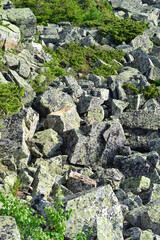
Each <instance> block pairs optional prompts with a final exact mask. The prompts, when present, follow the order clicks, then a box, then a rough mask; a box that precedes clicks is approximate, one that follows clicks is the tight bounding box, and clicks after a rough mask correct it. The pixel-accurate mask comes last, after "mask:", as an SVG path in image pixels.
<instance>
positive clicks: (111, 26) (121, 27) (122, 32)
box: [100, 17, 148, 44]
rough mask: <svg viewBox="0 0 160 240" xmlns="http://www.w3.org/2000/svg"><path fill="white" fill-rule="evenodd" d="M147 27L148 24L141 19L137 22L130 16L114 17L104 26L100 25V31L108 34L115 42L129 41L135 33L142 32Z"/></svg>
mask: <svg viewBox="0 0 160 240" xmlns="http://www.w3.org/2000/svg"><path fill="white" fill-rule="evenodd" d="M147 27H148V25H147V24H146V23H145V22H143V21H141V22H138V21H133V20H131V19H130V18H126V19H118V18H117V17H114V18H112V20H111V21H110V22H109V23H108V24H106V26H102V27H101V29H100V33H101V34H102V35H107V34H109V35H110V37H111V38H112V39H113V41H114V42H115V43H116V44H121V43H122V42H126V43H129V42H130V41H131V40H132V39H134V38H135V37H136V36H137V35H139V34H142V33H143V31H144V30H145V29H146V28H147Z"/></svg>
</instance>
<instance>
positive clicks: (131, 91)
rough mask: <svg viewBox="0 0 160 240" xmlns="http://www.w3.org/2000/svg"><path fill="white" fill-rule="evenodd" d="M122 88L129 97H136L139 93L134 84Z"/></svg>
mask: <svg viewBox="0 0 160 240" xmlns="http://www.w3.org/2000/svg"><path fill="white" fill-rule="evenodd" d="M123 88H124V89H125V90H126V91H127V93H128V94H131V95H137V94H139V93H140V92H139V89H138V88H137V87H136V86H135V85H134V84H131V83H125V84H123Z"/></svg>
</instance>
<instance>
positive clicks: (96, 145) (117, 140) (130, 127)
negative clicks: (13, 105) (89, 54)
mask: <svg viewBox="0 0 160 240" xmlns="http://www.w3.org/2000/svg"><path fill="white" fill-rule="evenodd" d="M95 2H96V3H97V1H95ZM109 3H111V4H112V7H113V9H114V13H115V15H116V16H117V17H119V18H120V19H123V18H125V17H128V16H130V17H131V18H132V19H137V20H138V21H140V20H144V21H146V22H148V23H149V28H148V29H146V30H145V31H144V33H143V34H141V35H139V36H137V37H135V38H134V39H133V40H132V41H131V42H130V43H128V44H126V43H122V44H121V45H118V46H117V45H116V44H115V43H114V42H112V38H111V36H109V35H107V36H102V35H101V34H100V32H99V30H98V28H88V27H86V26H83V27H77V26H76V27H75V26H72V25H71V23H69V22H59V23H57V24H47V25H46V26H37V31H38V32H37V34H36V36H34V34H35V32H36V18H35V16H34V15H33V13H32V12H31V10H30V9H15V8H12V5H11V3H10V1H8V0H3V10H2V14H1V15H0V20H1V19H2V25H1V26H0V48H2V49H3V50H5V51H4V53H3V54H1V52H0V61H1V64H0V79H1V81H2V82H3V83H6V84H7V83H8V82H9V81H12V82H14V83H15V84H16V85H17V86H22V87H24V97H23V99H22V100H23V109H21V111H20V112H19V113H17V114H14V115H12V116H7V117H6V118H3V119H2V120H3V123H2V128H1V129H0V131H1V132H0V191H1V190H2V191H6V192H10V190H11V189H12V188H13V186H14V184H15V183H16V182H17V180H18V179H19V177H20V178H21V187H22V192H23V193H24V194H26V195H29V196H28V197H27V199H32V201H31V203H32V206H33V207H34V208H35V209H36V210H37V211H38V213H41V214H45V209H44V208H45V206H46V205H50V206H51V203H50V202H52V201H53V200H54V199H55V196H56V191H57V189H58V188H59V187H61V189H62V193H63V194H64V196H65V207H66V209H67V210H69V209H72V210H73V211H72V214H71V218H70V219H69V221H67V222H66V224H67V230H66V236H65V237H66V238H67V239H70V240H71V239H73V238H74V237H76V235H77V233H78V232H80V231H85V230H86V229H88V230H93V232H92V233H91V232H90V231H89V236H88V238H89V239H90V240H93V239H98V240H105V239H106V240H112V239H113V240H119V239H122V240H123V239H127V240H138V239H139V240H140V239H141V240H142V239H143V240H144V239H145V240H146V239H151V240H153V239H154V240H159V239H160V231H159V229H160V218H159V215H160V212H159V208H160V207H159V206H160V197H159V191H160V147H159V145H160V93H159V94H158V92H157V95H158V97H156V98H155V99H153V98H151V99H147V97H146V96H145V94H144V89H145V88H146V87H151V86H152V85H151V84H152V83H154V80H155V79H159V78H160V41H159V39H160V36H159V31H160V28H159V24H160V19H159V14H160V10H159V9H160V1H159V0H157V1H155V0H151V1H149V0H143V1H140V0H135V1H131V0H110V1H109ZM147 4H148V5H147ZM37 38H38V39H37ZM20 39H23V40H22V41H20ZM35 40H41V41H42V44H41V43H37V42H34V41H35ZM75 41H76V42H77V43H79V44H80V45H81V46H84V47H88V46H92V45H94V46H95V48H98V49H102V50H105V51H106V50H114V49H120V50H123V51H124V52H125V56H124V58H123V60H122V61H121V63H118V62H116V61H115V60H113V63H115V62H116V63H118V64H119V66H120V67H121V69H120V70H119V71H118V72H117V71H115V72H114V73H115V75H111V76H108V77H107V79H105V78H104V77H103V76H98V75H95V74H91V73H87V71H88V70H86V73H85V71H84V72H76V71H74V70H73V69H72V64H71V65H70V66H69V67H67V68H65V70H66V72H67V74H65V75H64V76H62V77H61V78H59V77H57V78H56V79H55V80H54V79H53V80H54V81H52V82H51V83H50V85H49V88H48V89H47V90H45V91H44V92H43V93H41V94H36V93H35V92H34V90H33V88H32V87H31V82H32V83H33V82H34V83H36V81H37V78H36V77H37V76H38V73H39V71H40V70H42V75H41V77H40V81H42V83H44V82H43V81H45V80H48V79H47V77H46V76H45V74H44V73H46V72H45V71H46V70H47V67H46V65H44V63H47V62H50V61H52V62H54V61H55V64H57V63H56V60H55V59H54V58H53V59H52V57H51V55H50V54H48V53H45V52H44V50H43V46H47V47H49V48H52V49H55V50H57V49H58V48H59V47H60V48H64V47H65V46H66V44H68V43H73V42H75ZM20 42H22V43H20ZM11 48H16V49H15V50H12V51H8V50H10V49H11ZM1 65H2V67H1ZM3 66H4V68H3ZM108 66H110V65H108V63H106V62H104V61H102V60H101V59H97V60H96V62H95V63H94V64H93V69H92V70H94V69H95V67H97V68H99V67H102V68H103V67H108ZM69 74H73V75H74V76H72V75H69ZM124 84H125V85H126V84H131V89H130V87H128V88H127V87H126V88H127V89H126V88H125V87H124ZM132 88H133V92H132ZM34 89H35V88H34ZM157 89H158V88H157ZM134 91H135V94H134ZM157 91H158V90H157ZM136 93H137V94H136ZM0 120H1V119H0ZM113 191H114V192H113ZM49 201H50V202H49ZM3 220H5V219H4V217H3V218H2V217H0V239H1V238H2V239H3V238H4V237H5V239H20V238H19V235H18V234H19V233H18V232H17V230H16V226H15V225H14V224H13V225H12V221H11V230H10V227H8V229H6V227H5V226H8V225H7V224H8V223H9V225H10V220H12V219H9V218H8V217H7V221H8V222H7V223H6V221H4V224H3ZM1 223H2V224H1ZM1 225H2V227H1ZM1 228H2V230H1ZM4 230H5V233H3V231H4ZM1 232H2V234H1ZM12 232H13V234H12ZM7 234H8V235H7ZM15 234H17V235H15ZM1 235H2V237H1Z"/></svg>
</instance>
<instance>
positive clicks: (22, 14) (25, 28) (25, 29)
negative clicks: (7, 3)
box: [6, 8, 36, 38]
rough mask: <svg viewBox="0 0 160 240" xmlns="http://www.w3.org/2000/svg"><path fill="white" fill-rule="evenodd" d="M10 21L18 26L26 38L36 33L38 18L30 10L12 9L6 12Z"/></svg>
mask: <svg viewBox="0 0 160 240" xmlns="http://www.w3.org/2000/svg"><path fill="white" fill-rule="evenodd" d="M6 15H7V17H8V20H9V21H10V22H11V23H13V24H16V26H18V27H19V28H20V30H21V34H22V36H23V37H24V38H29V37H32V36H33V35H34V34H35V32H36V17H35V16H34V14H33V13H32V11H31V10H30V9H29V8H17V9H15V8H12V9H9V10H7V11H6Z"/></svg>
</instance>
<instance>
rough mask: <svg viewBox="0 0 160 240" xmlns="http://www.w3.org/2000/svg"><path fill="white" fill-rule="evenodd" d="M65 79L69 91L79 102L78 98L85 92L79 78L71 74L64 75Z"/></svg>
mask: <svg viewBox="0 0 160 240" xmlns="http://www.w3.org/2000/svg"><path fill="white" fill-rule="evenodd" d="M63 81H64V82H65V83H66V85H67V86H68V88H69V91H70V92H71V96H72V98H73V99H74V101H75V102H77V99H79V98H80V97H81V95H82V94H83V90H82V88H81V87H80V86H79V84H78V82H77V80H76V79H75V78H74V77H73V76H70V75H69V76H64V77H63Z"/></svg>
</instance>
